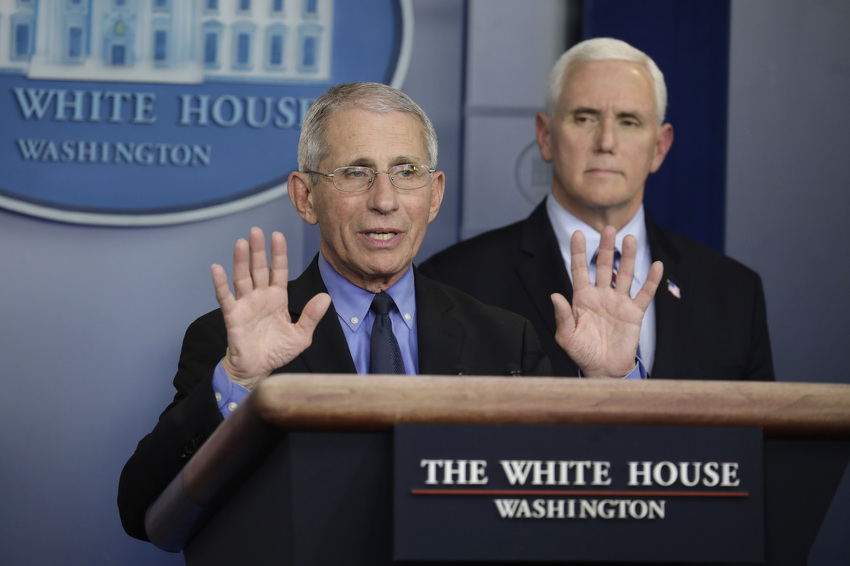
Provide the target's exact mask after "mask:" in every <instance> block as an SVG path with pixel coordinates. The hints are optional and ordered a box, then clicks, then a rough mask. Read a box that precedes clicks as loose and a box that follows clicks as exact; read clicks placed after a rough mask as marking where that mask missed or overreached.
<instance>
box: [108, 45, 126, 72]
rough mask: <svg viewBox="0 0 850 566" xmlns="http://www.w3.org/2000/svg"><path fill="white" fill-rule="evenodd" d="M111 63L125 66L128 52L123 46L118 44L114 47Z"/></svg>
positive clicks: (111, 53)
mask: <svg viewBox="0 0 850 566" xmlns="http://www.w3.org/2000/svg"><path fill="white" fill-rule="evenodd" d="M109 61H110V62H111V63H112V64H113V65H118V66H120V65H124V63H125V62H126V61H127V50H126V49H125V48H124V46H123V45H121V44H119V43H116V44H114V45H113V46H112V49H111V50H110V57H109Z"/></svg>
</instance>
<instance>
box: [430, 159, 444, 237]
mask: <svg viewBox="0 0 850 566" xmlns="http://www.w3.org/2000/svg"><path fill="white" fill-rule="evenodd" d="M445 190H446V175H445V173H443V172H442V171H436V172H435V173H434V178H433V179H431V212H430V214H429V215H428V223H429V224H430V223H431V221H432V220H434V218H436V217H437V213H438V212H439V211H440V204H442V202H443V194H444V193H445Z"/></svg>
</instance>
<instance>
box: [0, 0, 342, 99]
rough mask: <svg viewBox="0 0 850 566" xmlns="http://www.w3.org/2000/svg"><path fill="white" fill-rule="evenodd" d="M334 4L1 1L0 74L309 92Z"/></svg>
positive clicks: (297, 0) (321, 65) (327, 46)
mask: <svg viewBox="0 0 850 566" xmlns="http://www.w3.org/2000/svg"><path fill="white" fill-rule="evenodd" d="M332 36H333V0H38V1H36V0H0V72H6V73H9V72H12V73H14V72H18V73H21V74H24V75H26V76H27V77H28V78H33V79H58V80H91V81H107V80H108V81H119V82H121V81H130V82H161V83H162V82H164V83H202V82H205V81H210V80H214V81H234V82H245V81H262V82H298V83H309V82H315V81H324V80H327V79H328V78H329V77H330V71H331V47H332Z"/></svg>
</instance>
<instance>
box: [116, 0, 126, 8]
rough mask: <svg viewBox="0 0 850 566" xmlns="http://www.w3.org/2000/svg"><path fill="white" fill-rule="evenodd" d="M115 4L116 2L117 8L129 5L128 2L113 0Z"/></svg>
mask: <svg viewBox="0 0 850 566" xmlns="http://www.w3.org/2000/svg"><path fill="white" fill-rule="evenodd" d="M113 2H115V7H116V8H123V7H124V6H126V5H127V0H113Z"/></svg>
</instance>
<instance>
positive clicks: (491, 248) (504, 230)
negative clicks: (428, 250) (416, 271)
mask: <svg viewBox="0 0 850 566" xmlns="http://www.w3.org/2000/svg"><path fill="white" fill-rule="evenodd" d="M521 227H522V222H516V223H514V224H510V225H508V226H503V227H501V228H496V229H494V230H489V231H487V232H484V233H482V234H478V235H477V236H473V237H472V238H469V239H467V240H462V241H460V242H457V243H456V244H453V245H451V246H449V247H447V248H446V249H444V250H442V251H440V252H437V253H436V254H434V255H432V256H431V257H430V258H428V259H427V260H426V261H425V262H423V263H422V266H423V267H425V269H426V271H427V270H428V269H429V268H431V267H449V266H454V265H463V264H467V263H468V262H469V261H470V260H474V261H476V262H478V261H481V260H482V259H484V258H488V257H490V256H495V257H499V256H503V255H504V254H505V253H506V252H508V251H511V250H514V249H516V248H518V247H519V244H520V234H521Z"/></svg>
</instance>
